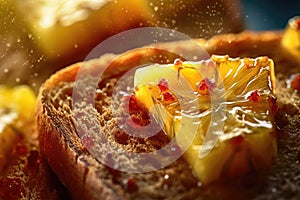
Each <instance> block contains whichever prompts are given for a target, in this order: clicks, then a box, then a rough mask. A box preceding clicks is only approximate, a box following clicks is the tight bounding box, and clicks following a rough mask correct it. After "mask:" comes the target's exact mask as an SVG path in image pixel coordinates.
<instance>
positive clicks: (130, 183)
mask: <svg viewBox="0 0 300 200" xmlns="http://www.w3.org/2000/svg"><path fill="white" fill-rule="evenodd" d="M136 182H137V180H136V178H134V177H132V178H127V180H126V181H125V183H126V188H127V191H128V192H130V193H132V192H136V191H137V190H138V189H139V188H138V186H137V184H136Z"/></svg>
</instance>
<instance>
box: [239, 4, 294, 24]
mask: <svg viewBox="0 0 300 200" xmlns="http://www.w3.org/2000/svg"><path fill="white" fill-rule="evenodd" d="M241 3H242V6H243V9H244V19H245V24H246V28H248V29H251V30H279V29H284V28H285V26H286V23H287V21H288V20H289V19H290V18H292V17H294V16H298V15H300V1H299V0H285V1H283V0H241Z"/></svg>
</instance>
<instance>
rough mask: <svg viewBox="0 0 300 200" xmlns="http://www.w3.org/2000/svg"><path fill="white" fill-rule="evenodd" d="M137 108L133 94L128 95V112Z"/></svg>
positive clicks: (136, 101)
mask: <svg viewBox="0 0 300 200" xmlns="http://www.w3.org/2000/svg"><path fill="white" fill-rule="evenodd" d="M138 110H139V104H138V100H137V98H136V96H135V95H131V96H130V97H129V113H132V112H136V111H138Z"/></svg>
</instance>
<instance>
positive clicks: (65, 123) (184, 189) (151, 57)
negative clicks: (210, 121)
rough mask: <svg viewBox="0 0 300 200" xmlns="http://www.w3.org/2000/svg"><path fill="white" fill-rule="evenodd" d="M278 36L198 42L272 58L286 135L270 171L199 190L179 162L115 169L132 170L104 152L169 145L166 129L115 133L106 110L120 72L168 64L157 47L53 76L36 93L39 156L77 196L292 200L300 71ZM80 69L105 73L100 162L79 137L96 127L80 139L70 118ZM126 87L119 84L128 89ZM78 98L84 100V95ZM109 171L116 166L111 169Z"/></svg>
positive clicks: (299, 138) (99, 104) (99, 107)
mask: <svg viewBox="0 0 300 200" xmlns="http://www.w3.org/2000/svg"><path fill="white" fill-rule="evenodd" d="M281 37H282V33H280V32H264V33H254V32H244V33H241V34H237V35H222V36H216V37H214V38H212V39H210V40H208V41H203V40H199V44H200V45H202V46H203V47H204V48H205V49H206V50H207V51H208V52H209V54H229V55H230V56H232V57H256V56H262V55H263V56H268V57H270V58H271V59H273V60H274V61H275V67H276V73H277V74H276V76H277V79H276V90H277V93H276V94H277V97H278V104H279V106H280V110H279V113H278V115H277V116H276V123H277V126H278V127H279V128H280V131H279V133H282V132H283V134H278V143H279V145H278V159H277V162H276V163H275V165H274V166H273V168H272V169H271V170H270V171H263V172H262V171H261V172H253V173H251V174H250V175H248V176H244V177H241V178H237V179H234V180H224V181H222V182H217V183H213V184H211V185H208V186H205V187H201V183H200V182H199V181H198V179H197V178H196V177H195V176H194V175H193V173H192V170H191V168H190V166H189V165H188V164H187V162H186V161H185V160H184V159H183V158H179V159H178V160H176V161H175V162H173V163H172V164H170V165H169V166H166V167H163V168H161V166H160V164H161V162H160V160H157V159H145V163H144V165H145V167H146V166H149V165H151V166H154V167H156V168H158V170H156V171H150V172H144V173H131V172H122V171H121V169H120V170H119V169H118V167H117V166H122V165H134V164H135V162H134V161H132V160H131V159H130V157H126V156H125V157H124V156H122V155H121V156H120V155H119V154H117V153H116V152H115V151H114V152H112V153H111V154H107V153H106V151H109V150H110V148H113V147H116V148H117V149H123V150H126V151H130V152H135V153H145V152H146V153H147V152H152V151H155V150H157V149H160V148H161V147H163V146H165V145H166V144H167V143H168V142H169V140H168V138H167V136H166V135H165V134H164V133H163V132H158V134H156V135H154V136H152V137H147V138H138V137H135V136H131V135H128V134H126V133H124V132H122V131H120V130H119V128H118V126H117V119H116V118H114V117H113V116H114V115H113V114H112V112H113V111H112V107H111V106H110V105H112V102H113V99H112V98H111V96H112V93H113V88H114V86H115V84H116V83H117V80H118V79H119V78H120V77H121V76H122V75H123V74H124V73H125V72H127V71H129V70H130V69H132V68H134V67H136V66H139V65H142V64H145V63H149V62H155V63H167V62H170V61H171V62H172V61H173V60H174V59H175V58H177V57H178V55H175V54H172V53H168V52H165V51H162V50H159V49H156V48H142V49H136V50H132V51H130V52H127V53H126V54H124V55H121V56H118V55H104V56H102V57H101V58H99V59H95V60H90V61H86V62H83V63H77V64H74V65H72V66H69V67H67V68H65V69H63V70H61V71H59V72H57V73H56V74H54V75H52V76H51V77H50V78H49V79H48V80H47V81H46V82H45V83H44V85H43V86H42V87H41V89H40V93H39V97H38V104H37V110H36V126H37V130H38V133H39V141H40V146H41V152H42V153H43V154H44V156H45V157H46V159H47V161H48V162H49V164H50V166H51V168H52V169H53V171H54V172H55V173H56V174H57V176H58V177H59V178H60V180H61V181H62V183H63V184H64V185H65V186H66V187H67V188H68V190H69V192H70V194H71V196H72V197H73V198H74V199H232V197H233V196H234V197H235V198H237V199H253V198H257V199H276V198H286V197H289V198H297V197H298V196H299V194H300V189H299V187H298V185H299V184H300V179H299V178H297V177H299V176H298V173H299V149H298V150H297V148H298V147H299V146H300V135H299V134H297V133H299V131H300V130H299V127H300V126H299V125H300V124H299V95H298V94H297V93H296V92H294V91H293V90H291V89H290V88H287V87H286V84H285V81H286V79H287V78H288V77H289V75H290V74H292V73H294V72H296V71H297V70H298V71H299V66H300V65H299V59H298V58H295V57H293V56H292V55H290V54H289V53H288V52H286V51H285V49H284V47H282V45H281ZM162 45H163V46H164V47H165V48H168V49H170V50H171V49H186V50H187V51H189V52H190V53H193V49H191V48H190V47H189V46H188V43H185V42H184V41H183V42H173V43H167V44H162ZM81 67H84V68H85V69H86V70H87V72H89V74H90V75H91V77H92V78H95V77H93V75H94V76H95V75H97V74H98V73H99V72H100V71H101V70H104V69H105V72H104V73H103V76H101V78H100V79H99V83H98V85H97V91H98V95H97V96H96V97H97V98H96V100H95V107H94V108H95V109H94V111H93V112H94V114H95V115H96V116H97V120H99V121H98V122H99V124H101V127H102V130H103V131H102V132H101V134H103V136H105V138H106V139H107V141H108V143H109V144H110V145H111V146H109V145H107V146H105V145H103V146H104V147H103V153H102V154H103V155H102V156H103V157H104V163H103V160H102V162H101V159H99V157H97V156H95V155H94V154H93V153H91V151H89V150H90V149H91V148H93V145H94V142H95V140H93V138H92V139H91V138H88V137H87V138H86V139H82V140H81V139H80V137H82V138H84V134H86V135H87V136H91V135H93V134H90V133H92V132H93V129H92V128H89V127H88V126H87V127H86V128H85V131H83V133H84V134H83V135H82V132H81V131H79V130H78V127H77V122H78V121H77V119H76V117H75V115H74V107H73V104H72V100H74V91H73V88H74V85H75V83H78V80H77V79H76V76H77V75H78V72H79V70H80V69H81ZM86 77H87V79H88V78H89V77H88V76H86ZM96 78H99V77H96ZM97 80H98V79H97ZM127 83H128V82H126V81H125V82H123V84H125V85H126V84H127ZM112 86H113V87H112ZM85 89H86V91H89V90H92V89H94V88H91V87H90V86H89V85H87V86H86V87H85ZM76 95H79V96H80V97H82V98H84V96H85V92H84V91H82V94H80V93H76ZM118 100H120V99H118ZM120 105H122V102H120ZM80 108H81V109H79V110H75V111H76V112H78V111H81V112H82V113H83V114H88V112H89V111H90V110H89V109H88V108H87V107H84V106H82V107H80ZM122 109H123V108H122V106H121V107H120V109H119V110H117V113H119V114H120V116H122V112H123V111H124V110H122ZM120 118H122V117H120ZM90 121H91V118H86V119H84V121H81V122H84V124H89V122H90ZM90 125H91V126H93V125H92V124H90ZM79 135H80V137H79ZM102 141H103V140H102ZM103 144H104V143H103ZM100 154H101V152H100ZM110 166H116V169H113V168H111V167H110ZM287 195H288V196H287Z"/></svg>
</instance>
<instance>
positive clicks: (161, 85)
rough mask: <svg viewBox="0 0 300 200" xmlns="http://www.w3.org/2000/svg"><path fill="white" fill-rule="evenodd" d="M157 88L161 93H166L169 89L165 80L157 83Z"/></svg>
mask: <svg viewBox="0 0 300 200" xmlns="http://www.w3.org/2000/svg"><path fill="white" fill-rule="evenodd" d="M157 86H158V88H159V89H160V91H161V92H164V91H167V90H168V89H169V83H168V81H167V80H166V79H164V78H163V79H161V80H160V81H159V82H158V85H157Z"/></svg>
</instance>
